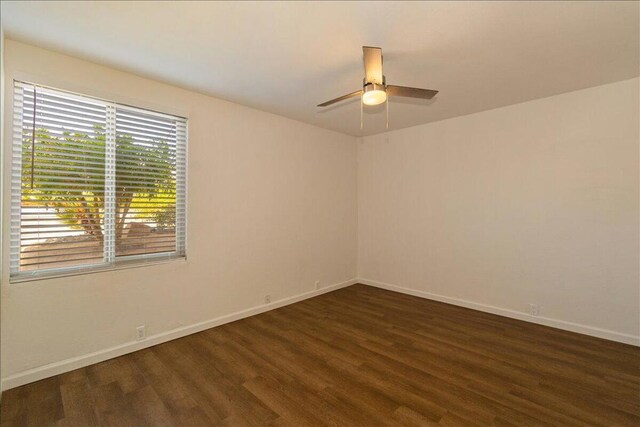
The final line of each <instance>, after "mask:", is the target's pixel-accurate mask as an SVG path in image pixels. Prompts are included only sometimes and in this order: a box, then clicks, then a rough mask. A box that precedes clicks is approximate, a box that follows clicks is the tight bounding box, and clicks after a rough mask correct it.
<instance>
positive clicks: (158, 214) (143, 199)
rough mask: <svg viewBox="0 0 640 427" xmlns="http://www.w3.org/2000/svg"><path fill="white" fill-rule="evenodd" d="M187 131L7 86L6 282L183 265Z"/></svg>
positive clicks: (107, 105)
mask: <svg viewBox="0 0 640 427" xmlns="http://www.w3.org/2000/svg"><path fill="white" fill-rule="evenodd" d="M186 125H187V124H186V119H184V118H180V117H175V116H170V115H167V114H160V113H156V112H151V111H147V110H142V109H138V108H132V107H129V106H124V105H119V104H116V103H112V102H106V101H102V100H97V99H94V98H90V97H84V96H79V95H75V94H70V93H67V92H62V91H57V90H53V89H50V88H44V87H40V86H35V85H32V84H27V83H21V82H15V89H14V121H13V153H12V175H11V193H12V199H11V254H10V257H11V262H10V266H11V276H12V279H14V280H18V279H21V278H32V277H38V276H49V275H62V274H70V273H73V272H82V271H85V270H94V269H108V268H114V267H117V266H120V265H129V264H132V263H140V262H149V261H157V260H161V259H164V258H176V257H184V256H185V246H186V245H185V240H186V237H185V236H186V223H185V222H186V145H187V126H186Z"/></svg>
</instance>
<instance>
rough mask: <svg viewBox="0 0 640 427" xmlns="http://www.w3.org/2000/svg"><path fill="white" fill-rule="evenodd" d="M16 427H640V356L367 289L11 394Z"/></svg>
mask: <svg viewBox="0 0 640 427" xmlns="http://www.w3.org/2000/svg"><path fill="white" fill-rule="evenodd" d="M0 415H1V425H2V426H24V425H29V426H52V425H55V426H93V425H100V426H209V425H221V426H244V425H289V426H307V425H309V426H316V425H341V426H386V425H409V426H415V425H440V426H475V425H500V426H512V425H517V426H537V425H561V426H574V425H582V426H587V425H588V426H594V425H602V426H639V425H640V348H637V347H633V346H629V345H624V344H618V343H614V342H610V341H605V340H601V339H597V338H591V337H587V336H584V335H578V334H573V333H570V332H565V331H561V330H557V329H552V328H547V327H543V326H538V325H533V324H529V323H526V322H520V321H517V320H512V319H507V318H504V317H499V316H495V315H491V314H486V313H481V312H478V311H474V310H469V309H464V308H460V307H455V306H452V305H447V304H443V303H438V302H434V301H429V300H425V299H421V298H417V297H412V296H408V295H403V294H398V293H395V292H390V291H385V290H381V289H376V288H372V287H368V286H364V285H354V286H351V287H348V288H345V289H341V290H338V291H335V292H331V293H328V294H325V295H322V296H319V297H316V298H313V299H310V300H306V301H303V302H300V303H297V304H293V305H290V306H287V307H283V308H280V309H278V310H274V311H270V312H267V313H264V314H261V315H258V316H254V317H251V318H248V319H244V320H240V321H237V322H233V323H230V324H227V325H224V326H220V327H217V328H214V329H209V330H207V331H205V332H201V333H198V334H195V335H191V336H188V337H185V338H181V339H178V340H175V341H171V342H168V343H165V344H161V345H158V346H155V347H152V348H149V349H145V350H142V351H138V352H136V353H132V354H129V355H126V356H122V357H119V358H116V359H112V360H109V361H106V362H103V363H98V364H96V365H92V366H89V367H86V368H82V369H78V370H76V371H73V372H69V373H66V374H62V375H59V376H56V377H53V378H49V379H45V380H42V381H39V382H36V383H33V384H28V385H25V386H23V387H19V388H15V389H12V390H9V391H7V392H5V394H4V396H3V401H2V407H1V413H0Z"/></svg>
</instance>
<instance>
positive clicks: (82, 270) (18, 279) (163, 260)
mask: <svg viewBox="0 0 640 427" xmlns="http://www.w3.org/2000/svg"><path fill="white" fill-rule="evenodd" d="M186 261H187V257H186V256H173V257H167V256H166V255H164V256H160V257H157V258H155V259H154V258H149V259H147V260H145V261H139V260H123V261H119V262H116V263H113V264H109V265H100V266H97V267H95V268H91V267H89V268H88V267H69V268H61V269H59V270H56V271H49V272H42V273H28V272H25V273H18V274H16V275H14V276H11V277H10V278H9V283H10V284H14V283H23V282H33V281H36V280H49V279H57V278H60V277H69V276H81V275H86V274H95V273H106V272H110V271H117V270H128V269H130V268H140V267H150V266H155V265H161V264H168V263H173V262H186Z"/></svg>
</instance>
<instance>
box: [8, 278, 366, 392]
mask: <svg viewBox="0 0 640 427" xmlns="http://www.w3.org/2000/svg"><path fill="white" fill-rule="evenodd" d="M356 283H358V281H357V280H356V279H351V280H347V281H346V282H342V283H336V284H334V285H330V286H326V287H323V288H321V289H317V290H314V291H309V292H305V293H302V294H299V295H295V296H292V297H288V298H283V299H281V300H278V301H274V302H272V303H270V304H265V305H260V306H257V307H252V308H248V309H246V310H242V311H238V312H235V313H232V314H228V315H226V316H221V317H216V318H215V319H210V320H205V321H204V322H200V323H195V324H193V325H189V326H183V327H180V328H176V329H172V330H170V331H167V332H162V333H159V334H156V335H151V336H149V337H148V338H147V339H145V340H143V341H131V342H127V343H124V344H121V345H118V346H115V347H110V348H107V349H104V350H100V351H96V352H95V353H90V354H85V355H82V356H78V357H73V358H70V359H66V360H62V361H59V362H55V363H50V364H48V365H44V366H39V367H37V368H33V369H29V370H27V371H23V372H20V373H17V374H14V375H11V376H8V377H6V378H3V379H2V391H4V390H9V389H11V388H14V387H19V386H21V385H24V384H28V383H31V382H34V381H38V380H42V379H44V378H48V377H51V376H54V375H59V374H62V373H65V372H69V371H73V370H74V369H78V368H83V367H85V366H88V365H93V364H94V363H98V362H102V361H105V360H108V359H113V358H114V357H118V356H122V355H125V354H127V353H132V352H134V351H138V350H142V349H143V348H147V347H152V346H154V345H158V344H162V343H163V342H167V341H171V340H174V339H176V338H181V337H184V336H187V335H191V334H195V333H196V332H201V331H204V330H205V329H210V328H213V327H216V326H220V325H224V324H225V323H230V322H234V321H236V320H240V319H244V318H245V317H250V316H254V315H256V314H260V313H264V312H265V311H270V310H274V309H276V308H280V307H283V306H285V305H289V304H293V303H296V302H299V301H303V300H305V299H309V298H313V297H315V296H318V295H322V294H325V293H327V292H331V291H335V290H337V289H340V288H344V287H347V286H351V285H353V284H356Z"/></svg>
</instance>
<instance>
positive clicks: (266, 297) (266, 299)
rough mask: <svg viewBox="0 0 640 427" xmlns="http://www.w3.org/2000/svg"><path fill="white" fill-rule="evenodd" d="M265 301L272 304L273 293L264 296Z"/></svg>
mask: <svg viewBox="0 0 640 427" xmlns="http://www.w3.org/2000/svg"><path fill="white" fill-rule="evenodd" d="M264 303H265V304H270V303H271V295H265V296H264Z"/></svg>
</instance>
